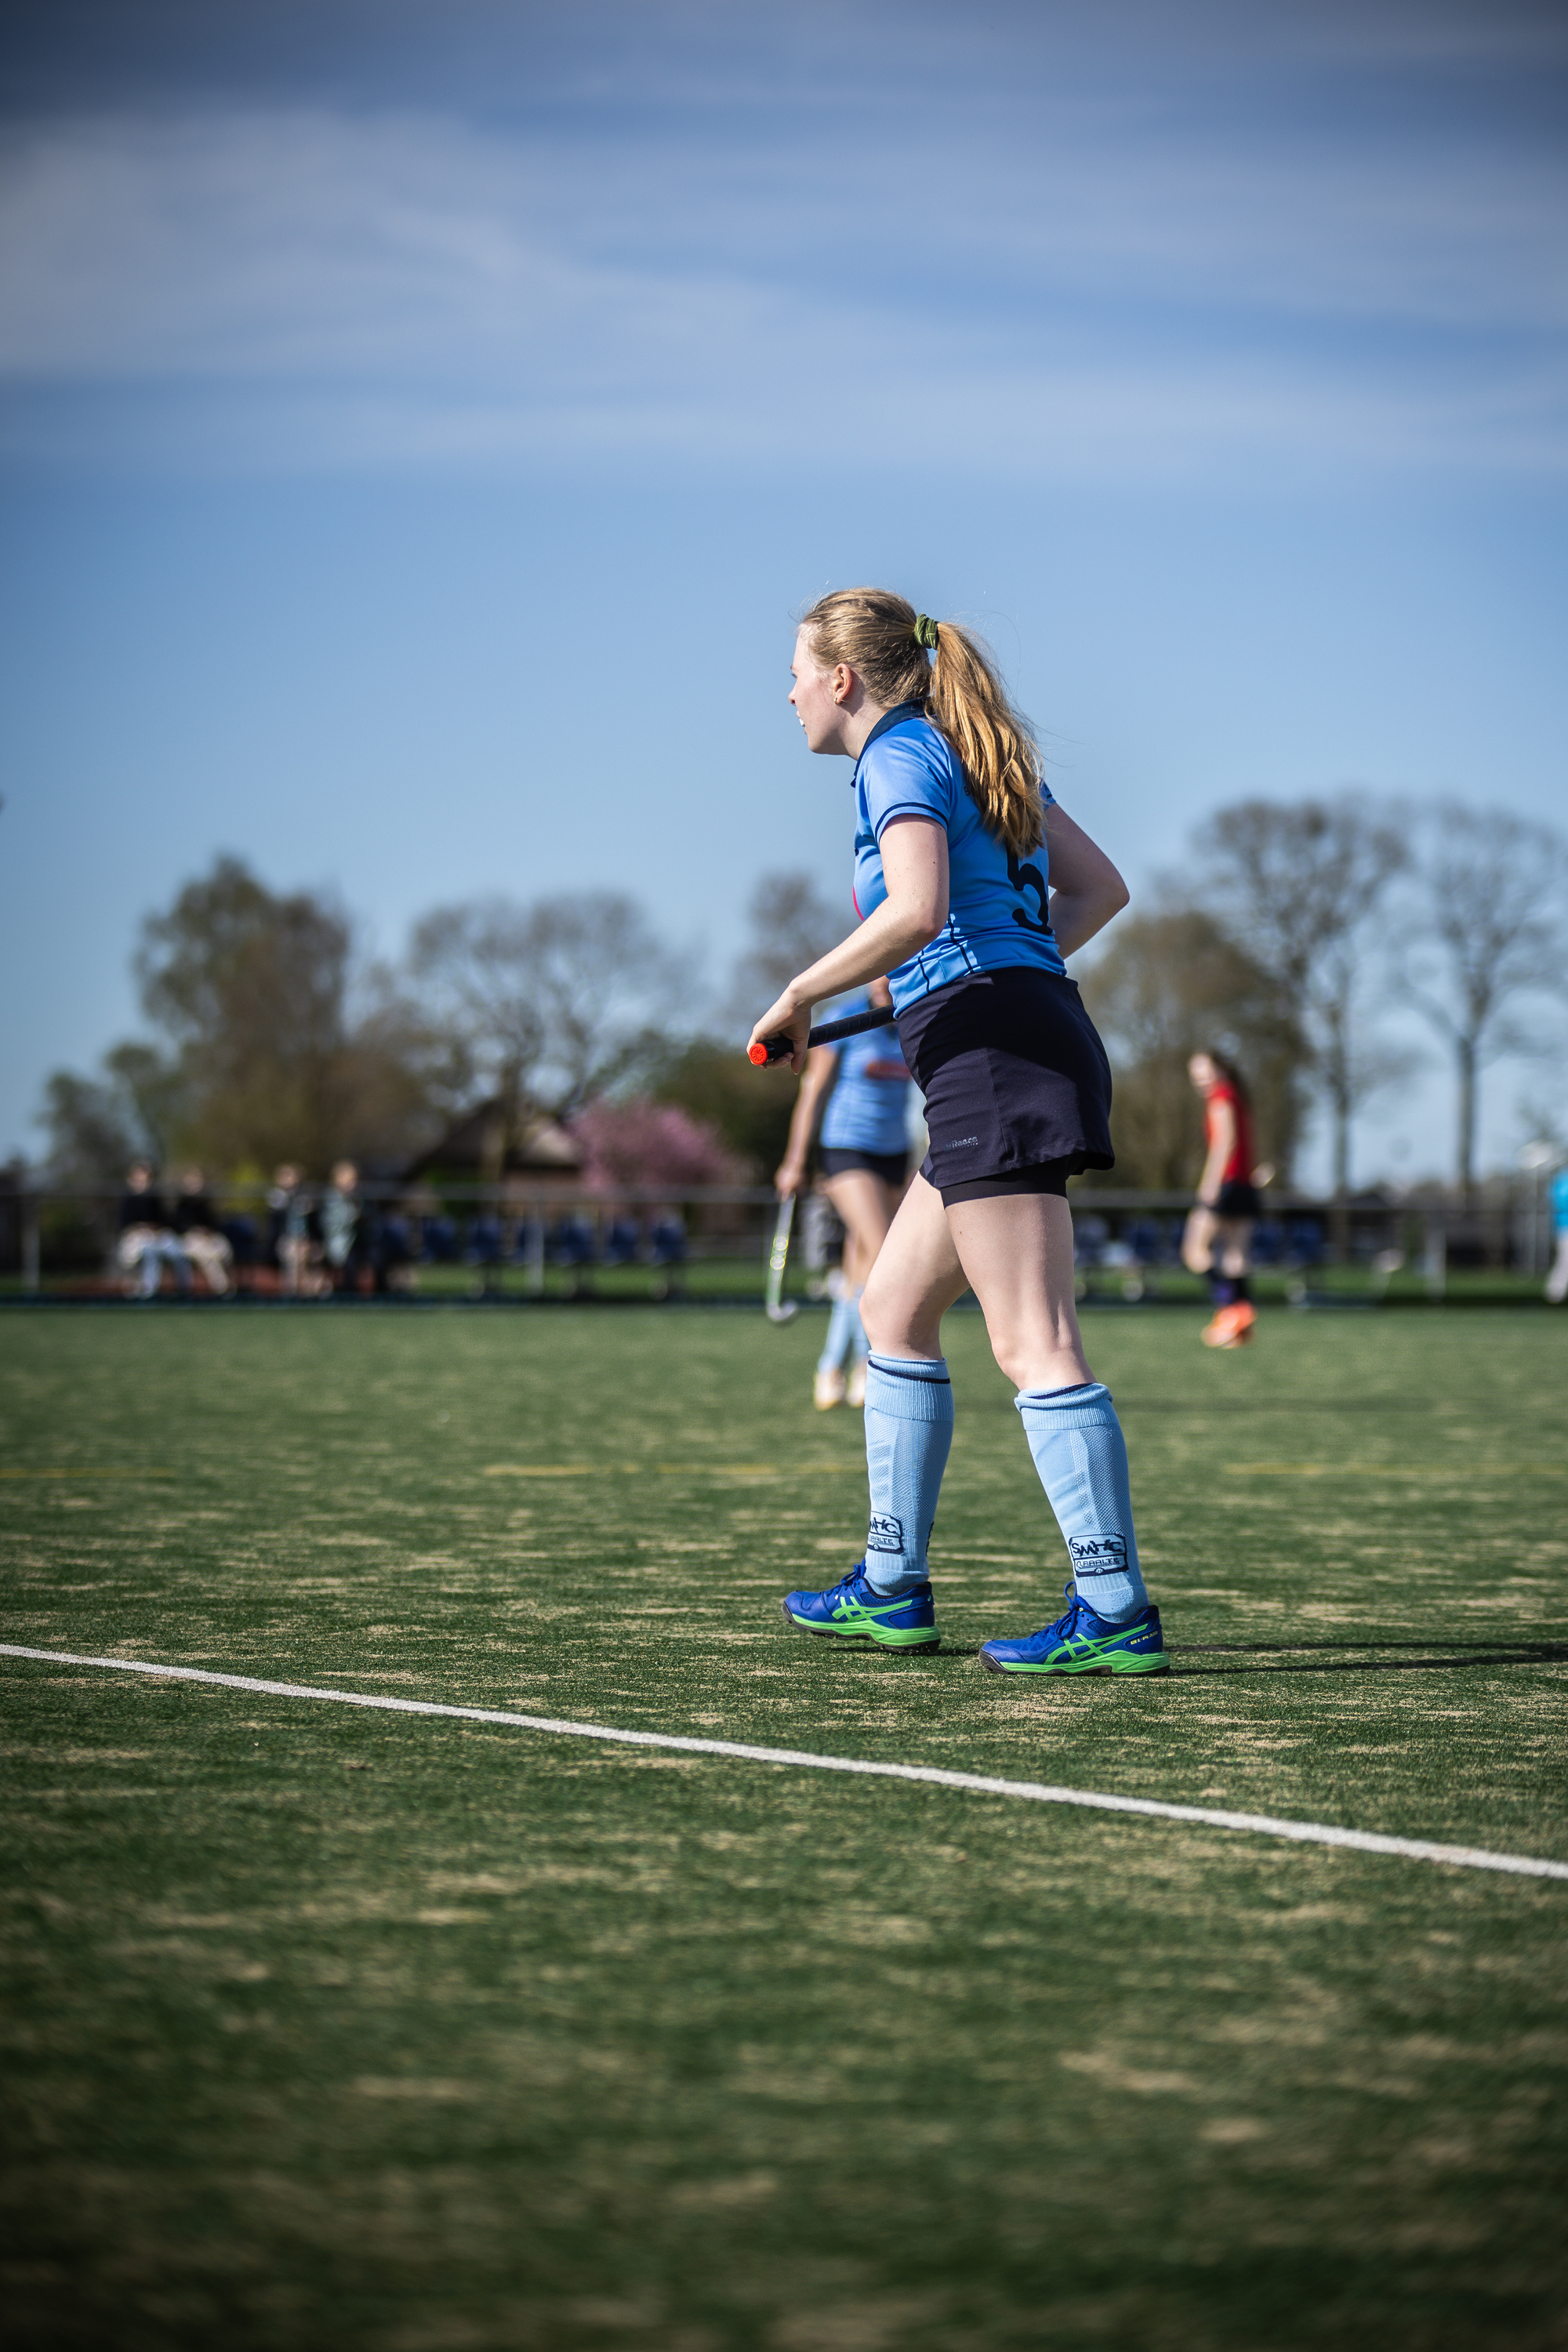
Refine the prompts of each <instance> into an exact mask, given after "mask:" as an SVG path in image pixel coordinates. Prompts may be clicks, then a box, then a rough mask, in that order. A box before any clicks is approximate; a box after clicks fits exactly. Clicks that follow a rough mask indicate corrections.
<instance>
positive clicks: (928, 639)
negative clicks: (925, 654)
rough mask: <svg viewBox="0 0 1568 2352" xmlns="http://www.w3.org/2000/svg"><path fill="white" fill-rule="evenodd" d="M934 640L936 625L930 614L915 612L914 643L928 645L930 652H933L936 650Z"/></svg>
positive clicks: (935, 638) (935, 637)
mask: <svg viewBox="0 0 1568 2352" xmlns="http://www.w3.org/2000/svg"><path fill="white" fill-rule="evenodd" d="M936 640H937V625H936V623H935V622H934V621H933V620H932V619H931V614H929V613H917V614H915V643H916V645H917V646H927V647H929V649H930V650H931V652H932V653H935V651H936Z"/></svg>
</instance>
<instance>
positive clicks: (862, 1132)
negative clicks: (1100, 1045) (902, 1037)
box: [822, 996, 910, 1152]
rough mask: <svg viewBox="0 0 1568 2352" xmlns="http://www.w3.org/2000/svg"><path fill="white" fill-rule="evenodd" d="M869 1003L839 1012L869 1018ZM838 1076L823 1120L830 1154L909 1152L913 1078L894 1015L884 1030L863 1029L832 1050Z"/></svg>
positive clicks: (848, 1006) (862, 999) (866, 999)
mask: <svg viewBox="0 0 1568 2352" xmlns="http://www.w3.org/2000/svg"><path fill="white" fill-rule="evenodd" d="M870 1002H871V1000H870V998H869V997H867V996H862V997H860V998H859V999H858V1001H857V1002H856V1003H853V1004H846V1005H843V1006H841V1007H839V1008H838V1014H836V1016H835V1017H836V1018H837V1017H839V1015H840V1014H843V1013H865V1012H868V1010H869V1009H870ZM834 1051H835V1052H836V1053H837V1055H838V1075H837V1077H836V1078H835V1080H834V1082H833V1092H832V1093H831V1094H830V1095H829V1096H828V1097H827V1108H826V1111H825V1112H824V1114H823V1119H822V1141H823V1143H824V1144H825V1146H826V1149H827V1150H829V1151H886V1152H899V1151H907V1150H909V1144H910V1135H909V1129H908V1126H907V1125H906V1123H905V1118H904V1112H905V1107H906V1105H907V1104H908V1102H909V1098H910V1074H909V1071H908V1070H907V1069H906V1068H905V1066H904V1055H903V1048H902V1047H901V1046H900V1044H899V1033H898V1031H897V1030H896V1029H895V1028H894V1026H893V1016H892V1014H891V1013H889V1015H888V1025H887V1027H886V1028H885V1029H863V1030H862V1031H861V1032H860V1034H859V1035H858V1037H846V1038H845V1039H844V1040H843V1042H842V1043H841V1044H840V1045H837V1046H836V1047H835V1048H834Z"/></svg>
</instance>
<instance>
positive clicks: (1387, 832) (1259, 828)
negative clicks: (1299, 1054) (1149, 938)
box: [1195, 793, 1411, 1202]
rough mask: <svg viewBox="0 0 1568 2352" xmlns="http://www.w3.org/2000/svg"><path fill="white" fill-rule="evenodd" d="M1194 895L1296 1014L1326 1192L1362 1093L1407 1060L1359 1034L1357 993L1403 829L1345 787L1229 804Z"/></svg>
mask: <svg viewBox="0 0 1568 2352" xmlns="http://www.w3.org/2000/svg"><path fill="white" fill-rule="evenodd" d="M1195 846H1196V849H1197V852H1198V855H1199V856H1200V857H1201V858H1202V860H1203V862H1204V866H1205V881H1204V887H1203V890H1202V892H1201V896H1202V897H1203V898H1205V899H1212V901H1213V902H1214V903H1215V906H1216V908H1218V909H1219V910H1220V911H1221V913H1222V914H1223V916H1224V918H1225V920H1226V927H1227V928H1228V929H1230V930H1231V931H1232V932H1233V934H1234V935H1235V937H1236V938H1237V940H1240V942H1241V944H1242V945H1243V946H1244V947H1245V948H1246V949H1247V951H1248V953H1249V954H1250V955H1251V956H1252V957H1253V958H1254V960H1255V961H1257V962H1258V963H1259V964H1260V965H1262V967H1263V968H1264V970H1265V971H1268V972H1269V973H1271V974H1272V975H1273V977H1274V978H1275V979H1276V980H1277V981H1278V982H1279V984H1280V986H1281V987H1282V988H1283V989H1284V990H1285V991H1286V992H1287V994H1288V996H1289V1001H1290V1003H1292V1004H1294V1005H1295V1006H1296V1007H1297V1009H1298V1014H1299V1018H1300V1022H1301V1024H1302V1027H1303V1030H1304V1032H1305V1034H1306V1037H1307V1041H1308V1045H1309V1048H1310V1056H1311V1066H1312V1070H1313V1073H1314V1076H1315V1077H1316V1080H1317V1085H1318V1090H1319V1092H1320V1093H1321V1097H1322V1098H1323V1102H1324V1104H1325V1107H1326V1108H1327V1109H1328V1113H1329V1117H1330V1120H1331V1128H1332V1136H1333V1167H1334V1191H1335V1194H1336V1196H1337V1198H1338V1199H1339V1200H1340V1201H1341V1202H1344V1201H1345V1200H1346V1199H1347V1198H1348V1196H1349V1192H1350V1181H1351V1130H1352V1125H1353V1122H1354V1119H1355V1115H1356V1113H1357V1111H1358V1110H1359V1109H1360V1108H1362V1106H1363V1104H1364V1103H1365V1101H1366V1100H1367V1098H1368V1097H1369V1096H1370V1095H1372V1094H1373V1093H1375V1092H1376V1091H1377V1089H1378V1088H1379V1087H1384V1086H1386V1085H1388V1084H1389V1083H1390V1082H1391V1080H1392V1079H1394V1078H1395V1077H1397V1076H1403V1075H1404V1073H1405V1070H1406V1069H1407V1068H1408V1067H1409V1066H1410V1061H1411V1057H1410V1056H1409V1055H1401V1054H1399V1053H1398V1052H1397V1051H1396V1050H1393V1049H1390V1048H1387V1047H1384V1046H1381V1045H1378V1044H1377V1043H1376V1042H1375V1040H1374V1039H1373V1038H1371V1037H1363V1034H1362V1027H1363V986H1364V982H1365V979H1366V975H1367V972H1368V970H1369V967H1370V965H1371V963H1372V961H1373V954H1374V952H1375V950H1376V947H1377V940H1376V919H1377V917H1378V914H1379V912H1380V910H1381V909H1382V908H1383V907H1384V902H1385V900H1386V898H1387V894H1388V890H1389V886H1390V885H1391V883H1392V882H1393V881H1394V877H1395V876H1396V875H1398V874H1399V873H1401V872H1402V871H1403V870H1404V868H1405V866H1406V865H1407V864H1408V861H1409V851H1408V848H1407V845H1406V842H1405V835H1404V833H1403V831H1402V830H1401V829H1400V828H1399V827H1398V825H1397V824H1394V822H1392V821H1391V820H1390V819H1389V818H1387V817H1377V816H1374V815H1373V814H1370V813H1369V811H1368V810H1367V808H1366V806H1365V804H1364V803H1363V802H1361V801H1358V800H1355V799H1352V797H1351V795H1350V794H1349V793H1346V794H1344V795H1342V797H1341V798H1340V799H1338V800H1333V801H1317V800H1305V801H1295V802H1288V803H1281V802H1278V801H1263V800H1254V801H1240V802H1237V803H1236V804H1235V805H1234V806H1232V807H1230V808H1223V809H1220V810H1218V811H1217V812H1216V814H1215V815H1214V816H1212V817H1211V818H1210V819H1209V820H1208V823H1207V824H1205V825H1204V826H1202V827H1201V828H1200V830H1199V832H1198V835H1197V836H1196V842H1195Z"/></svg>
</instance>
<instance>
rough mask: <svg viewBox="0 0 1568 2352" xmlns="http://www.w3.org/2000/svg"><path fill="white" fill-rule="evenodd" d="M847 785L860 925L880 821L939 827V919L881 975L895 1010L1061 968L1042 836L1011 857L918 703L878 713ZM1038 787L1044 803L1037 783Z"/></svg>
mask: <svg viewBox="0 0 1568 2352" xmlns="http://www.w3.org/2000/svg"><path fill="white" fill-rule="evenodd" d="M853 784H854V791H855V911H856V913H857V914H858V916H859V918H860V919H861V921H862V922H864V921H865V919H866V918H867V916H868V915H870V914H874V913H875V912H876V910H877V908H879V907H880V906H881V905H882V904H883V903H884V901H885V900H886V898H887V896H888V886H887V883H886V881H885V880H884V878H883V875H882V852H881V847H880V844H881V839H882V830H883V827H884V826H885V825H887V824H890V823H891V821H892V819H893V818H894V817H898V816H922V817H933V818H934V819H935V820H936V822H937V823H938V824H941V825H942V826H943V827H944V828H945V829H946V833H947V862H948V916H947V921H946V922H945V924H944V925H943V926H942V929H941V930H940V931H939V932H938V933H937V935H936V937H935V939H934V940H932V941H931V945H930V946H929V947H925V948H921V949H919V950H917V951H916V953H915V954H914V955H912V956H910V958H909V960H908V961H907V962H905V963H901V964H900V965H899V967H898V969H897V971H890V972H889V974H888V979H889V983H890V985H891V987H892V991H893V1003H894V1005H895V1007H896V1008H897V1010H898V1011H899V1012H900V1013H901V1012H902V1011H903V1009H904V1007H905V1006H906V1005H907V1004H913V1003H916V1002H918V1000H919V999H920V998H921V997H922V996H929V994H930V993H931V990H932V989H933V988H945V987H946V985H947V983H948V982H950V981H953V980H963V978H964V977H965V975H966V974H967V973H970V972H974V971H1003V970H1005V969H1006V968H1007V967H1008V966H1010V965H1016V964H1027V965H1031V966H1033V967H1034V968H1035V969H1036V970H1037V971H1052V972H1058V973H1059V972H1060V971H1062V970H1063V965H1062V960H1061V954H1060V951H1059V950H1058V947H1057V943H1056V940H1055V939H1054V937H1053V936H1052V932H1051V927H1050V914H1049V909H1048V907H1047V887H1048V884H1049V864H1048V860H1047V853H1046V845H1045V843H1044V842H1042V843H1041V844H1040V846H1039V847H1038V849H1034V850H1031V851H1030V852H1029V855H1028V856H1027V857H1026V858H1024V859H1022V860H1020V859H1019V858H1017V857H1016V856H1014V854H1013V852H1012V851H1011V850H1010V849H1009V848H1008V847H1007V845H1006V843H1005V842H1004V841H998V840H997V839H996V837H995V835H994V834H990V833H987V831H986V829H985V825H984V820H983V819H982V817H981V814H980V811H979V809H978V808H977V807H976V806H975V804H974V803H973V800H972V799H971V798H970V796H969V793H968V792H967V790H966V789H965V786H964V782H963V769H962V768H961V767H960V765H959V762H958V754H957V753H956V752H955V751H953V749H952V745H951V744H950V743H949V742H948V740H947V739H946V737H945V736H942V735H939V734H938V732H937V730H936V729H935V728H934V727H933V726H932V725H931V722H930V720H929V719H926V718H924V717H923V716H922V714H921V709H920V706H919V704H918V703H913V702H905V703H900V706H899V708H898V709H896V710H889V712H888V713H887V715H886V716H885V717H884V718H882V719H879V720H878V722H877V724H876V726H875V727H874V728H873V729H872V730H871V732H870V734H869V735H868V737H867V739H866V744H865V748H864V750H863V751H861V753H860V757H859V758H858V761H856V763H855V774H854V778H853ZM1040 794H1041V798H1042V799H1043V800H1044V801H1045V802H1046V803H1047V805H1048V804H1049V803H1050V799H1051V795H1050V793H1049V792H1048V791H1047V788H1046V786H1045V785H1044V784H1043V783H1042V785H1041V786H1040ZM862 1148H864V1147H862Z"/></svg>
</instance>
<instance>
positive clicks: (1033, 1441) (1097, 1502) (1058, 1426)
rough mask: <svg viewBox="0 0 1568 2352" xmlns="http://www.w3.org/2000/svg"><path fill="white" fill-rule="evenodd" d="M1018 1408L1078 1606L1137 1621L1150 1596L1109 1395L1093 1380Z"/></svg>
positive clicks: (1036, 1396) (1030, 1396)
mask: <svg viewBox="0 0 1568 2352" xmlns="http://www.w3.org/2000/svg"><path fill="white" fill-rule="evenodd" d="M873 1360H875V1359H873ZM868 1401H869V1391H868ZM1014 1402H1015V1403H1016V1405H1017V1408H1018V1411H1019V1412H1020V1413H1021V1414H1022V1415H1023V1417H1024V1429H1025V1433H1026V1435H1027V1437H1028V1440H1029V1451H1030V1453H1031V1454H1033V1455H1034V1457H1035V1467H1036V1469H1037V1471H1038V1472H1039V1474H1040V1484H1041V1486H1043V1487H1044V1488H1045V1490H1046V1496H1047V1500H1048V1501H1049V1503H1050V1507H1051V1508H1052V1510H1053V1511H1054V1512H1055V1513H1056V1515H1057V1524H1058V1527H1059V1528H1061V1531H1062V1533H1063V1535H1064V1536H1065V1537H1066V1538H1067V1547H1068V1553H1069V1554H1070V1555H1071V1559H1072V1577H1073V1586H1074V1589H1075V1591H1077V1593H1078V1595H1079V1600H1080V1601H1088V1603H1089V1607H1090V1608H1091V1609H1092V1610H1093V1611H1094V1613H1095V1615H1096V1616H1097V1617H1109V1618H1110V1619H1111V1620H1112V1621H1116V1620H1119V1619H1121V1618H1124V1617H1132V1616H1136V1614H1137V1612H1139V1610H1141V1609H1142V1608H1145V1607H1146V1606H1147V1604H1148V1600H1149V1596H1148V1594H1147V1592H1145V1591H1144V1590H1143V1579H1142V1576H1141V1575H1140V1574H1139V1572H1138V1546H1137V1544H1136V1542H1135V1541H1134V1539H1133V1535H1132V1494H1131V1487H1130V1486H1129V1485H1128V1483H1127V1446H1126V1442H1125V1440H1124V1439H1123V1437H1122V1434H1121V1423H1120V1422H1119V1421H1118V1420H1117V1418H1116V1407H1115V1406H1114V1405H1113V1404H1112V1403H1111V1402H1110V1390H1109V1389H1108V1388H1105V1387H1103V1386H1102V1385H1101V1383H1100V1381H1086V1382H1085V1383H1084V1384H1083V1385H1082V1386H1081V1387H1079V1388H1071V1389H1025V1390H1023V1391H1022V1392H1021V1393H1020V1394H1019V1395H1018V1396H1017V1397H1016V1398H1015V1399H1014Z"/></svg>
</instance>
